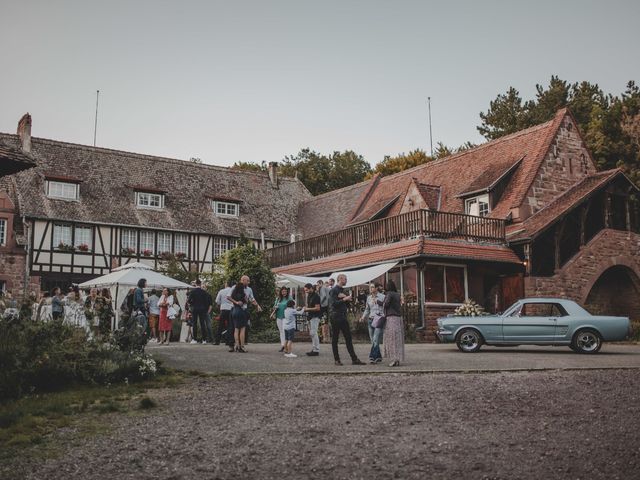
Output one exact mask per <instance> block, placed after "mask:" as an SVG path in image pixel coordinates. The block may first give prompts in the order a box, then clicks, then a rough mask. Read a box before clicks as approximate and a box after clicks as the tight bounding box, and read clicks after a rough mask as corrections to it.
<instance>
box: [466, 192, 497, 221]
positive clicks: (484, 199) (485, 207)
mask: <svg viewBox="0 0 640 480" xmlns="http://www.w3.org/2000/svg"><path fill="white" fill-rule="evenodd" d="M464 209H465V212H466V213H467V215H474V216H476V217H486V216H487V215H489V212H490V211H491V209H490V208H489V194H485V195H480V196H478V197H474V198H469V199H467V200H465V201H464Z"/></svg>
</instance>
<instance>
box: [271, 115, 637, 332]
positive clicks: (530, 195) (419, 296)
mask: <svg viewBox="0 0 640 480" xmlns="http://www.w3.org/2000/svg"><path fill="white" fill-rule="evenodd" d="M637 199H638V189H637V188H636V187H635V185H633V184H632V182H631V181H630V180H629V179H628V178H627V177H626V176H625V175H624V173H623V172H622V171H620V170H610V171H604V172H598V171H596V166H595V164H594V161H593V159H592V157H591V154H590V153H589V151H588V149H587V148H586V146H585V143H584V139H583V138H582V135H581V133H580V131H579V130H578V127H577V124H576V121H575V119H574V118H573V116H572V115H571V113H570V112H569V111H567V110H565V109H563V110H560V111H558V112H557V114H556V115H555V118H553V119H552V120H551V121H549V122H546V123H544V124H541V125H538V126H535V127H532V128H529V129H526V130H523V131H520V132H517V133H514V134H511V135H508V136H505V137H502V138H500V139H498V140H494V141H491V142H489V143H486V144H483V145H481V146H478V147H476V148H473V149H470V150H468V151H464V152H461V153H458V154H455V155H452V156H449V157H447V158H444V159H442V160H437V161H433V162H430V163H427V164H424V165H421V166H418V167H415V168H412V169H410V170H406V171H404V172H401V173H398V174H395V175H390V176H386V177H377V176H376V177H373V178H372V179H371V180H368V181H366V182H362V183H359V184H356V185H353V186H350V187H347V188H343V189H341V190H337V191H334V192H330V193H327V194H324V195H319V196H317V197H313V198H309V199H306V200H303V201H302V202H301V205H300V210H299V213H298V217H297V218H298V222H297V227H296V228H297V231H296V234H297V236H298V237H297V238H298V240H297V241H296V242H294V243H290V244H287V245H282V246H277V247H275V248H273V249H271V250H269V251H268V254H269V258H270V261H271V264H272V266H273V267H274V269H275V271H276V272H279V273H289V274H297V275H321V274H324V273H328V272H335V271H341V270H349V269H356V268H361V267H368V266H372V265H376V264H382V263H388V262H399V264H398V266H397V267H396V268H394V269H393V270H391V271H389V272H388V273H387V274H386V275H385V276H386V277H387V278H393V279H394V280H395V281H396V284H398V286H400V288H401V289H402V291H403V294H404V295H405V298H406V299H408V300H409V301H412V302H414V304H416V305H417V306H418V308H419V317H418V320H417V322H416V323H418V324H419V325H420V326H421V327H422V331H425V332H428V333H429V334H432V331H433V326H434V325H435V319H436V318H437V317H438V316H441V315H444V314H447V313H451V312H452V311H453V309H454V308H455V307H456V306H457V305H459V304H460V303H461V302H463V301H464V300H465V299H473V300H475V301H476V302H478V303H480V304H482V305H483V306H484V307H485V308H486V309H488V310H490V311H499V310H503V309H505V308H506V307H507V306H508V305H509V304H510V303H511V302H512V301H514V300H515V299H517V298H521V297H523V296H562V297H568V298H571V299H574V300H577V301H578V302H580V303H582V304H585V305H587V306H588V307H589V308H591V309H592V310H593V311H607V312H610V313H612V314H616V313H620V314H624V315H630V316H632V317H634V318H640V297H639V295H638V293H640V235H638V208H637ZM317 212H324V215H325V216H324V218H323V220H322V221H320V222H319V221H317V219H318V213H317ZM380 280H384V279H383V278H381V279H380ZM543 323H544V322H543ZM550 324H551V323H550V322H548V319H547V322H546V324H544V325H542V326H541V328H544V327H545V325H546V328H550V327H549V325H550Z"/></svg>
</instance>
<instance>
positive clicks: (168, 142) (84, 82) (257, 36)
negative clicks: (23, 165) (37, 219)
mask: <svg viewBox="0 0 640 480" xmlns="http://www.w3.org/2000/svg"><path fill="white" fill-rule="evenodd" d="M639 18H640V2H638V1H637V0H632V1H616V0H610V1H607V2H602V1H597V2H596V1H589V0H583V1H570V0H566V1H564V0H563V1H560V0H555V1H546V0H536V1H535V2H534V1H516V0H514V1H442V2H436V1H433V2H430V1H408V0H406V1H405V0H396V1H374V0H371V1H350V0H341V1H332V0H323V1H306V0H292V1H268V0H263V1H242V0H236V1H189V0H181V1H172V2H169V1H136V0H129V1H118V0H110V1H108V2H104V1H92V0H82V1H65V0H57V1H50V0H46V1H35V0H21V1H14V0H11V1H9V0H0V46H1V48H2V63H1V64H2V67H1V68H0V131H2V132H9V133H15V130H16V126H17V122H18V120H19V119H20V117H21V116H22V114H24V113H25V112H29V113H31V115H32V117H33V129H32V134H33V136H35V137H44V138H50V139H55V140H61V141H67V142H73V143H80V144H86V145H92V144H93V135H94V120H95V108H96V90H100V101H99V111H98V128H97V145H98V146H101V147H106V148H113V149H119V150H125V151H132V152H138V153H146V154H151V155H159V156H165V157H171V158H181V159H189V158H191V157H197V158H200V159H202V161H203V162H205V163H211V164H216V165H232V164H233V163H234V162H238V161H253V162H260V161H263V160H265V161H268V162H270V161H279V160H281V159H282V158H283V157H284V156H286V155H294V154H295V153H297V152H298V151H299V150H300V149H301V148H305V147H309V148H311V149H313V150H316V151H318V152H321V153H330V152H332V151H335V150H339V151H343V150H347V149H348V150H353V151H355V152H357V153H359V154H361V155H363V156H364V157H365V159H366V160H367V161H369V163H371V164H372V165H374V164H375V163H377V162H379V161H380V160H382V159H383V158H384V156H385V155H396V154H398V153H401V152H408V151H410V150H413V149H416V148H421V149H423V150H425V151H427V152H429V149H430V146H429V123H428V111H427V97H431V114H432V127H433V144H434V145H435V144H436V142H443V143H444V144H446V145H449V146H451V147H456V146H458V145H460V144H462V143H464V142H466V141H472V142H474V143H479V142H482V141H483V139H482V137H481V136H480V135H479V134H478V132H477V130H476V127H477V126H478V125H479V123H480V119H479V115H478V114H479V112H481V111H486V110H487V108H488V106H489V102H490V101H491V100H493V99H494V98H495V97H496V96H497V94H499V93H503V92H505V91H506V90H507V89H508V88H509V87H510V86H514V87H515V88H517V89H518V90H519V91H520V93H521V94H522V96H523V97H524V98H525V99H529V98H532V97H533V95H534V93H535V85H536V84H537V83H542V84H547V83H548V81H549V79H550V77H551V75H559V76H560V78H563V79H565V80H567V81H570V82H576V81H582V80H588V81H590V82H593V83H597V84H599V85H600V87H601V88H602V89H603V90H604V91H605V92H607V93H613V94H620V93H621V92H622V91H624V88H625V86H626V84H627V82H628V81H629V80H636V81H637V82H640V61H639V58H640V57H639V56H638V51H637V48H638V45H639V44H640V28H638V19H639Z"/></svg>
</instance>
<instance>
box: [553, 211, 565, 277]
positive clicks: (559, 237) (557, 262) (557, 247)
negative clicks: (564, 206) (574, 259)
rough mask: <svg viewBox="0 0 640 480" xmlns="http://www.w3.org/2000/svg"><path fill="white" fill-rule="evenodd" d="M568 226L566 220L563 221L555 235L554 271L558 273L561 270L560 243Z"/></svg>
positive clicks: (557, 227)
mask: <svg viewBox="0 0 640 480" xmlns="http://www.w3.org/2000/svg"><path fill="white" fill-rule="evenodd" d="M565 225H566V219H565V220H562V222H560V223H559V224H558V225H557V226H556V231H555V234H554V237H553V239H554V252H553V253H554V258H555V264H554V269H555V271H556V272H557V271H558V270H560V241H561V240H562V234H563V233H564V227H565Z"/></svg>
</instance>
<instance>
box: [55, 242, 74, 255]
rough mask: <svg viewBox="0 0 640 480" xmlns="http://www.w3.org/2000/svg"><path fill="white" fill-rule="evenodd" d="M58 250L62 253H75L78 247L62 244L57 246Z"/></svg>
mask: <svg viewBox="0 0 640 480" xmlns="http://www.w3.org/2000/svg"><path fill="white" fill-rule="evenodd" d="M57 249H58V250H60V251H61V252H69V253H70V252H75V250H76V247H74V246H73V245H69V244H68V243H62V242H60V243H59V244H58V246H57Z"/></svg>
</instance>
